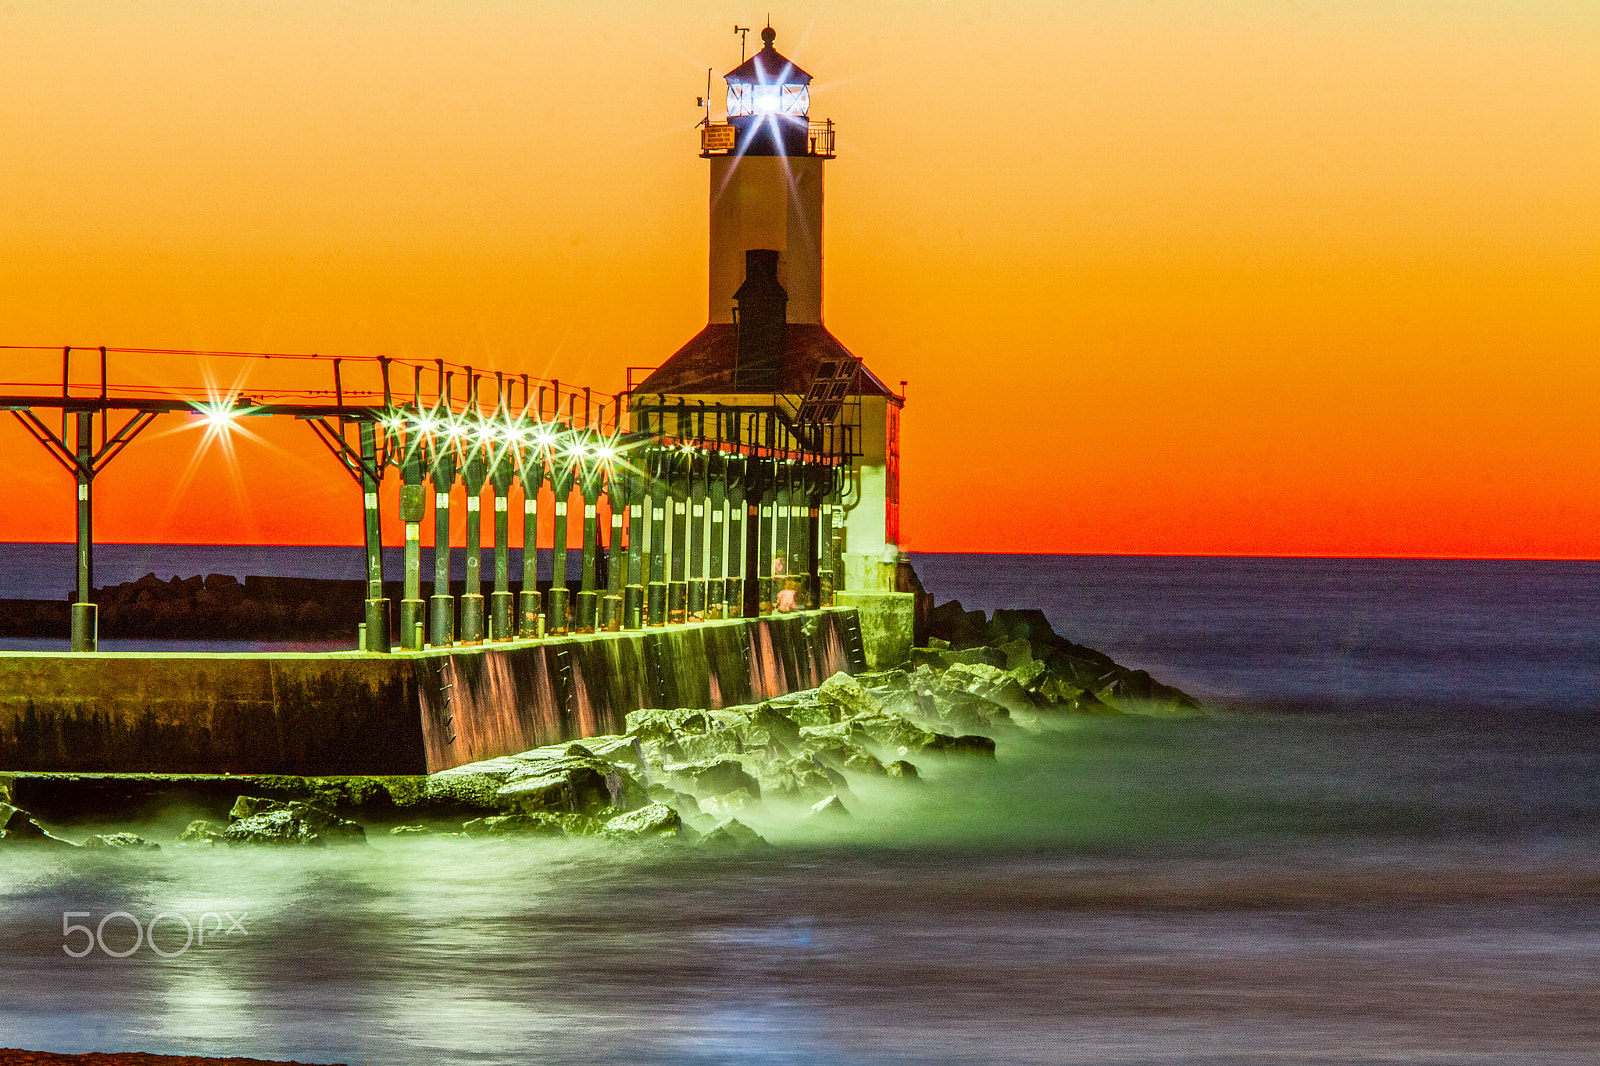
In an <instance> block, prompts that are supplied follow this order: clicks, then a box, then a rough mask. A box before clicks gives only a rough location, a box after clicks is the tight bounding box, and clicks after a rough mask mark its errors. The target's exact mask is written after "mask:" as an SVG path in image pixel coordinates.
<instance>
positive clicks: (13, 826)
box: [0, 803, 77, 848]
mask: <svg viewBox="0 0 1600 1066" xmlns="http://www.w3.org/2000/svg"><path fill="white" fill-rule="evenodd" d="M0 842H4V843H6V844H18V843H25V844H46V845H49V846H51V847H67V848H74V847H77V845H76V844H74V843H72V841H70V840H62V839H61V838H60V837H58V836H55V835H54V834H52V833H50V832H47V831H46V830H45V828H44V827H43V826H41V825H40V824H39V823H38V822H36V821H34V820H33V815H31V814H29V813H28V812H27V811H25V810H22V809H21V808H20V807H13V806H12V805H11V804H9V803H0Z"/></svg>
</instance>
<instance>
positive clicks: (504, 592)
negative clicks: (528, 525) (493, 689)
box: [489, 446, 517, 640]
mask: <svg viewBox="0 0 1600 1066" xmlns="http://www.w3.org/2000/svg"><path fill="white" fill-rule="evenodd" d="M508 447H509V446H508ZM489 481H490V483H491V484H492V485H493V486H494V592H493V593H492V594H491V595H490V610H489V636H490V637H491V638H493V639H494V640H510V639H511V638H512V637H514V636H516V635H517V633H516V629H515V628H513V626H512V619H513V616H514V615H515V613H516V611H515V607H514V606H513V604H514V600H515V598H514V597H513V596H512V595H511V543H510V542H511V515H510V513H509V510H508V508H507V506H506V498H507V497H508V496H509V495H510V493H511V460H510V458H509V456H508V455H507V452H506V451H505V450H502V451H501V452H500V454H499V455H497V456H495V459H494V466H493V469H492V470H491V471H490V474H489Z"/></svg>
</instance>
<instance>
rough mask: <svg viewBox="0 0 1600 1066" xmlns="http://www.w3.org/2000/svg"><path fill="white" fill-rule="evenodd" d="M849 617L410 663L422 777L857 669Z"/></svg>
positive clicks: (734, 623)
mask: <svg viewBox="0 0 1600 1066" xmlns="http://www.w3.org/2000/svg"><path fill="white" fill-rule="evenodd" d="M855 627H856V615H855V612H854V611H843V610H824V611H810V612H806V613H804V614H795V615H788V616H772V617H766V618H737V619H728V620H725V621H720V622H704V623H700V624H697V625H692V626H673V627H671V628H668V629H647V630H634V631H628V632H622V633H597V634H594V635H592V636H583V637H573V638H569V639H566V640H560V641H546V642H544V643H542V644H536V645H510V646H507V647H504V648H497V647H493V646H490V647H488V648H486V649H475V650H465V649H456V650H452V651H449V652H440V653H438V654H437V655H429V654H425V655H423V656H420V657H418V659H417V688H418V693H419V695H420V698H421V702H422V729H423V734H424V735H425V737H426V738H427V752H428V770H429V771H430V772H437V771H439V770H444V769H447V768H449V767H452V766H460V765H462V764H464V763H469V762H476V761H478V760H480V759H489V758H493V757H495V756H497V755H509V754H512V753H513V752H519V751H527V750H528V749H530V748H536V747H539V746H540V745H543V744H551V743H555V742H556V741H559V740H566V739H572V738H577V737H585V736H596V735H600V734H605V733H620V732H622V730H623V726H624V722H623V720H624V718H625V717H626V716H627V714H628V712H629V711H636V710H638V709H639V708H641V707H713V708H714V707H731V706H734V705H736V704H741V703H751V702H755V701H759V700H762V699H768V698H770V697H772V696H781V695H783V694H784V693H786V692H795V691H798V690H800V689H806V688H814V687H816V686H817V685H820V684H821V683H822V682H823V681H825V680H827V679H828V678H829V677H831V676H832V675H833V674H835V673H837V672H839V671H841V670H843V671H846V672H854V671H856V670H859V669H860V668H861V662H860V659H859V653H853V652H852V651H851V650H850V649H852V648H857V647H859V638H858V635H857V632H856V629H855Z"/></svg>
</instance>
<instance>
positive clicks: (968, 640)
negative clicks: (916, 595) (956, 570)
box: [928, 600, 989, 648]
mask: <svg viewBox="0 0 1600 1066" xmlns="http://www.w3.org/2000/svg"><path fill="white" fill-rule="evenodd" d="M988 626H989V620H988V618H987V617H986V616H985V615H984V613H983V612H982V611H968V610H967V609H966V608H964V607H962V606H961V601H960V600H948V601H946V602H944V603H941V604H939V606H937V607H935V608H934V609H933V610H931V611H929V612H928V636H929V638H933V637H937V638H939V639H941V640H947V641H949V642H950V644H951V646H952V647H955V648H970V647H975V646H977V645H979V644H982V643H984V640H985V636H986V631H987V629H988Z"/></svg>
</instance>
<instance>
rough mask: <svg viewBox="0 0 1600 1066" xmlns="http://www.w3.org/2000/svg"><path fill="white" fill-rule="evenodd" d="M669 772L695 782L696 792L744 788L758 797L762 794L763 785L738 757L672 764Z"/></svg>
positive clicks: (717, 793)
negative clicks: (752, 775)
mask: <svg viewBox="0 0 1600 1066" xmlns="http://www.w3.org/2000/svg"><path fill="white" fill-rule="evenodd" d="M667 770H668V772H670V773H672V774H673V775H675V776H677V777H680V778H683V779H685V780H687V781H690V782H693V786H694V791H695V793H696V794H698V795H701V796H705V795H724V794H726V793H729V792H734V791H736V790H738V789H741V788H742V789H744V790H745V791H746V792H748V793H750V794H751V795H752V796H755V797H756V798H758V799H759V798H760V796H761V785H760V783H759V782H758V781H756V779H755V778H754V777H751V776H750V774H749V773H748V772H747V771H746V770H745V768H744V766H743V764H741V763H740V762H739V760H738V759H727V758H724V759H717V760H716V761H714V762H703V763H688V764H685V765H680V766H670V767H668V768H667Z"/></svg>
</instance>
